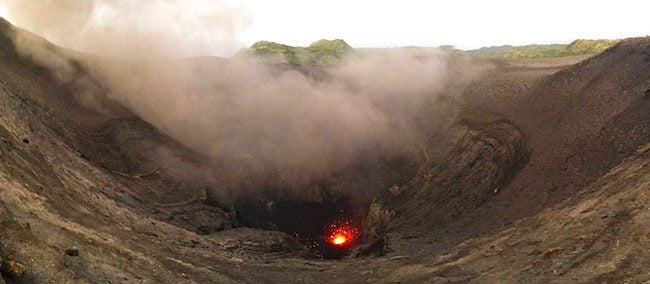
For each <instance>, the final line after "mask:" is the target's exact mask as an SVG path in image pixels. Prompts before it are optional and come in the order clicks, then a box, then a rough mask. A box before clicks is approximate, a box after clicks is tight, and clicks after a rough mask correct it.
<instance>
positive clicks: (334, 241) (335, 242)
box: [331, 235, 348, 246]
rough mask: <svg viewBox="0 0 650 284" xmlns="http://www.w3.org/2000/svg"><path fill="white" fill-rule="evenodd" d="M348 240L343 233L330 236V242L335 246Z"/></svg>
mask: <svg viewBox="0 0 650 284" xmlns="http://www.w3.org/2000/svg"><path fill="white" fill-rule="evenodd" d="M347 242H348V238H346V237H345V236H344V235H336V236H334V238H332V242H331V243H332V244H333V245H335V246H342V245H344V244H345V243H347Z"/></svg>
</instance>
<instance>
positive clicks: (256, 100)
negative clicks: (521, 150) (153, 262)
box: [4, 0, 453, 196]
mask: <svg viewBox="0 0 650 284" xmlns="http://www.w3.org/2000/svg"><path fill="white" fill-rule="evenodd" d="M4 2H5V3H7V4H8V7H9V10H10V11H11V12H12V13H13V14H12V15H13V16H14V17H15V18H20V19H23V20H22V21H24V22H25V23H29V24H28V25H26V26H28V27H31V28H34V30H35V31H37V32H38V33H40V34H43V35H48V36H49V37H50V38H52V39H57V41H60V42H64V43H65V44H66V45H67V46H71V47H74V48H79V49H83V50H93V51H97V52H100V53H103V54H112V55H128V57H130V58H129V59H119V58H114V57H100V56H92V55H86V54H77V53H74V52H68V51H62V50H60V49H56V48H53V47H52V46H50V45H49V43H47V42H45V41H43V40H39V39H38V38H36V37H34V36H33V35H30V34H29V33H26V32H17V33H16V38H15V45H16V47H17V49H18V51H19V53H20V54H21V55H22V56H25V57H28V58H31V59H32V60H33V61H34V62H36V63H38V64H40V65H43V66H46V67H48V68H49V69H50V70H51V71H52V73H53V74H55V76H56V78H57V79H58V80H61V81H64V82H68V83H70V82H72V83H74V84H76V85H78V87H79V88H78V89H79V90H80V91H79V93H78V94H75V95H76V96H77V98H79V100H80V101H81V102H82V103H83V104H84V105H85V106H86V107H90V108H94V109H98V110H100V111H102V112H104V113H110V110H107V109H106V108H105V107H104V106H102V104H101V100H100V99H98V97H99V96H107V97H108V98H110V99H112V100H114V101H117V102H120V103H121V104H123V105H125V106H126V107H128V108H129V109H130V110H131V111H133V112H134V113H135V114H137V115H138V116H139V117H141V118H143V119H144V120H146V121H147V122H149V123H151V124H152V125H154V126H155V127H156V128H158V129H160V130H162V131H163V132H165V133H167V134H168V135H170V136H172V137H174V138H175V139H177V140H178V141H180V142H182V143H183V144H185V145H187V146H188V147H190V148H192V149H194V150H196V151H197V152H199V153H202V154H204V155H206V156H208V157H210V158H211V159H212V160H213V161H215V165H216V166H215V168H214V169H211V170H210V171H211V172H212V173H213V175H214V178H213V180H214V183H215V187H223V188H228V189H229V190H230V191H233V190H234V191H236V190H237V189H238V188H242V187H245V186H250V184H251V183H252V184H253V187H255V186H265V185H264V184H265V183H266V186H269V184H272V185H273V186H279V187H285V188H292V192H293V193H294V194H296V196H299V195H304V194H307V195H308V194H310V193H305V192H302V191H301V189H303V188H305V187H306V186H307V185H309V184H311V183H314V182H318V181H321V180H323V179H327V178H328V177H330V176H332V175H335V174H340V173H341V172H345V171H347V170H349V169H350V168H351V167H353V166H355V165H356V164H358V163H359V161H371V162H377V161H378V160H381V159H382V158H383V157H389V158H390V157H398V156H401V157H412V155H415V153H416V152H417V149H418V147H419V145H420V144H421V143H422V141H425V140H426V139H427V136H428V135H429V134H427V133H425V132H423V128H422V127H420V126H419V125H421V124H427V125H433V124H435V123H437V122H436V121H427V122H424V123H423V122H422V121H421V119H423V118H424V117H426V118H427V119H432V118H440V119H441V122H440V123H442V121H443V120H444V117H445V116H451V115H453V111H451V110H446V109H443V107H444V106H443V105H441V104H438V103H437V102H438V100H437V98H438V97H437V95H438V94H439V93H440V92H441V91H442V90H443V88H444V87H445V86H446V84H447V82H449V80H450V76H452V75H453V74H451V73H450V71H449V68H448V67H449V66H448V64H449V62H448V58H447V57H446V56H444V55H443V54H442V53H438V52H432V51H429V52H427V53H413V52H389V53H381V54H374V55H364V56H360V55H359V56H352V57H351V58H348V59H347V60H345V61H343V62H342V63H341V64H338V65H334V66H306V67H295V66H290V65H288V64H278V63H272V62H267V61H264V60H261V59H259V58H249V57H237V58H231V59H221V58H215V57H195V58H184V59H182V58H179V57H182V56H184V55H187V54H188V52H190V50H188V49H187V47H188V46H192V47H194V46H197V48H198V49H192V50H191V52H197V51H199V52H202V51H209V50H212V49H213V48H215V46H216V48H221V47H220V46H221V44H222V43H223V42H221V40H224V41H225V44H226V45H228V44H231V43H230V42H229V41H231V40H233V39H234V38H236V36H234V34H235V33H236V31H237V30H238V29H239V28H240V27H241V26H242V24H241V23H245V22H246V21H242V20H241V19H240V18H239V17H240V16H241V15H240V14H241V13H240V12H239V10H237V9H234V8H232V7H230V6H224V7H226V8H225V10H215V11H214V13H211V14H206V15H205V18H199V19H198V20H197V21H196V22H194V21H192V22H191V23H190V24H187V23H185V22H184V21H183V19H182V18H181V20H180V22H175V20H169V19H167V20H162V23H165V25H166V27H164V28H159V27H158V24H160V23H161V22H155V23H149V22H148V21H149V20H151V19H152V18H153V17H154V15H155V16H156V17H162V18H165V17H171V18H174V15H175V14H174V13H175V12H172V10H173V8H174V7H176V6H175V5H181V3H186V1H162V0H157V1H150V2H149V3H150V4H151V5H152V6H151V7H152V8H150V9H152V10H146V9H143V8H144V4H132V3H133V1H118V0H97V1H72V0H68V1H42V2H38V3H40V4H33V2H30V4H24V3H22V2H21V5H18V4H17V3H18V1H7V0H5V1H4ZM189 2H192V1H189ZM138 3H141V2H138ZM183 5H185V4H183ZM18 6H20V8H25V9H18ZM147 7H150V6H149V5H147ZM105 9H109V10H110V11H111V12H110V13H109V12H106V11H105ZM233 9H234V10H233ZM143 10H144V14H143V15H141V14H140V13H141V12H143ZM169 13H172V14H169ZM106 15H108V16H106ZM105 17H108V18H105ZM214 17H216V18H219V20H218V21H217V22H216V23H211V21H212V20H213V18H214ZM109 19H117V21H116V22H113V21H111V20H109ZM59 21H60V23H61V24H60V25H51V24H50V25H48V23H52V22H57V23H58V22H59ZM143 23H144V24H143ZM208 23H210V24H208ZM52 26H54V27H52ZM79 27H81V28H79ZM215 30H219V31H218V32H217V33H216V34H217V35H218V36H217V37H204V36H205V35H206V34H212V33H214V32H215ZM167 31H169V32H167ZM122 32H124V33H122ZM118 34H119V35H118ZM118 37H119V40H118V39H116V38H118ZM100 39H106V40H108V41H104V40H100ZM113 40H115V41H113ZM197 43H198V45H197ZM143 45H146V46H148V47H149V49H153V50H155V51H157V52H161V53H159V54H164V55H172V56H171V57H156V58H155V59H154V58H152V57H151V56H149V55H146V56H145V55H143V56H140V53H141V52H144V50H143V49H142V47H143ZM145 53H146V52H145ZM133 57H135V58H133ZM71 58H74V59H75V60H76V61H75V62H82V63H83V65H84V67H85V69H84V70H85V71H84V73H83V74H81V75H80V74H77V73H78V69H76V68H75V67H74V66H72V63H71ZM75 70H76V71H75ZM75 72H77V73H75ZM314 74H317V75H314ZM425 110H426V111H427V112H429V113H431V112H436V111H437V112H438V113H437V114H438V115H437V116H435V117H433V116H431V115H428V116H422V115H421V114H422V112H423V111H425ZM162 156H164V155H162V153H161V157H162ZM161 161H169V159H161ZM201 175H205V171H202V173H201ZM345 190H348V191H354V190H366V191H368V190H370V191H374V192H376V191H378V190H380V189H363V188H361V189H359V188H354V186H350V187H349V188H347V189H343V191H345ZM231 194H232V193H231ZM344 194H345V193H344Z"/></svg>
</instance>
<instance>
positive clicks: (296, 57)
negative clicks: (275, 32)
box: [243, 39, 354, 65]
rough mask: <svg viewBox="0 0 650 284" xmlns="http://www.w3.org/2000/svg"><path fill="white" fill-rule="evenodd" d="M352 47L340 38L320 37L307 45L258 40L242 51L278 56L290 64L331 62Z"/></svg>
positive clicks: (263, 55) (348, 51)
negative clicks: (327, 38)
mask: <svg viewBox="0 0 650 284" xmlns="http://www.w3.org/2000/svg"><path fill="white" fill-rule="evenodd" d="M353 50H354V49H353V48H352V47H351V46H350V45H349V44H347V43H346V42H345V41H344V40H342V39H334V40H326V39H321V40H319V41H316V42H314V43H312V44H311V45H309V46H308V47H300V46H290V45H285V44H281V43H276V42H270V41H258V42H256V43H254V44H253V45H252V46H251V47H250V48H248V49H247V50H244V51H243V52H252V53H254V54H256V55H259V56H262V57H265V58H271V59H273V58H278V59H281V60H284V61H286V62H288V63H291V64H301V65H313V64H333V63H336V62H338V61H339V60H340V59H342V58H343V57H344V56H345V55H347V54H349V53H350V52H352V51H353Z"/></svg>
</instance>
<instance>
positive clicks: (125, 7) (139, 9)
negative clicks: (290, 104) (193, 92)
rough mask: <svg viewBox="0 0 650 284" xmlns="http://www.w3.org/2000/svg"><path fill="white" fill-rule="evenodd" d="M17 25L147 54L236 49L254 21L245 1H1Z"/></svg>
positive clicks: (74, 41) (87, 45) (55, 37)
mask: <svg viewBox="0 0 650 284" xmlns="http://www.w3.org/2000/svg"><path fill="white" fill-rule="evenodd" d="M0 5H2V6H5V7H6V9H7V11H8V13H9V15H10V18H9V20H11V21H12V22H13V24H15V25H17V26H20V27H22V28H24V29H27V30H29V31H32V32H34V33H36V34H39V35H41V36H43V37H45V38H47V39H48V40H50V41H52V42H53V43H55V44H57V45H61V46H64V47H67V48H72V49H76V50H82V51H86V52H91V53H95V54H105V55H112V56H120V57H131V58H143V57H152V56H195V55H202V54H221V55H225V54H231V53H233V52H235V51H236V50H237V49H239V48H240V46H241V44H240V43H239V42H238V38H237V36H238V33H239V32H241V31H242V30H243V29H245V28H246V27H248V26H249V25H250V24H251V21H252V19H251V17H250V15H249V14H248V12H247V10H246V8H245V7H244V6H242V5H235V4H232V1H223V0H217V1H209V0H149V1H124V0H43V1H24V0H0Z"/></svg>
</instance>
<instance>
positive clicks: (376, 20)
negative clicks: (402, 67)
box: [241, 0, 650, 48]
mask: <svg viewBox="0 0 650 284" xmlns="http://www.w3.org/2000/svg"><path fill="white" fill-rule="evenodd" d="M248 7H249V8H250V9H251V11H252V15H253V24H252V26H251V27H249V28H248V30H246V31H245V32H244V33H243V34H242V37H241V39H242V40H243V41H244V42H245V43H251V42H255V41H257V40H259V39H269V40H274V41H279V42H286V43H289V44H298V45H305V44H308V43H310V42H312V41H315V40H317V39H320V38H343V39H345V40H346V41H348V42H349V43H350V44H351V45H353V46H403V45H422V46H438V45H442V44H452V45H456V46H458V47H461V48H477V47H481V46H486V45H500V44H526V43H550V42H567V41H571V40H573V39H576V38H622V37H630V36H645V35H648V34H650V22H649V21H648V19H650V1H647V0H646V1H643V0H639V1H625V0H623V1H598V0H597V1H593V0H592V1H580V0H578V1H574V0H544V1H522V0H498V1H489V0H458V1H418V0H400V1H382V0H379V1H378V0H370V1H349V0H348V1H346V0H329V1H290V0H281V1H266V0H250V1H248ZM288 7H291V8H288Z"/></svg>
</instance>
